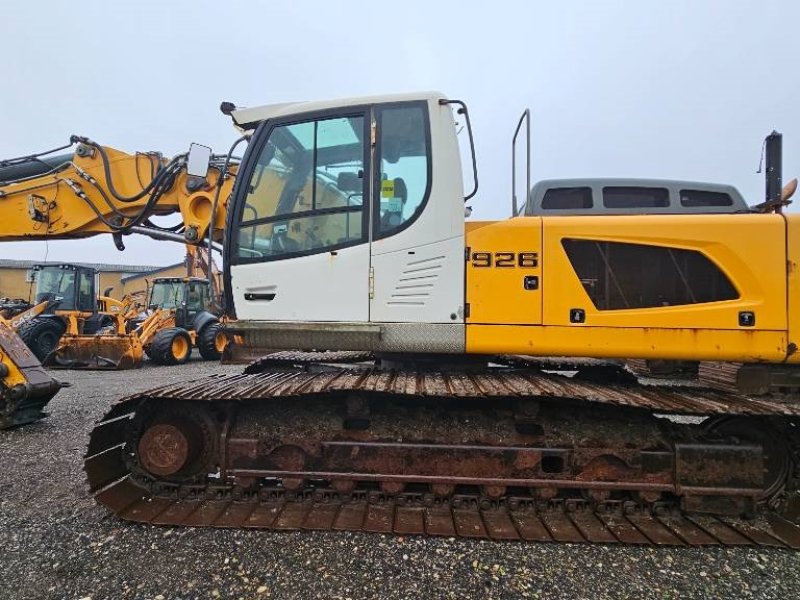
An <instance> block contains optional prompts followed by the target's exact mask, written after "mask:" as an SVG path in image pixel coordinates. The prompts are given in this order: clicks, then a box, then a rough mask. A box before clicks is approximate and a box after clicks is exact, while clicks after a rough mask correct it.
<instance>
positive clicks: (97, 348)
mask: <svg viewBox="0 0 800 600" xmlns="http://www.w3.org/2000/svg"><path fill="white" fill-rule="evenodd" d="M143 355H144V349H143V348H142V343H141V342H140V341H139V338H138V337H137V336H136V335H133V334H129V335H116V334H102V335H70V334H66V335H63V336H61V339H60V340H59V343H58V347H57V348H56V349H55V350H53V351H52V352H51V353H50V354H48V355H47V358H45V360H44V364H45V365H46V366H48V367H55V368H61V369H91V370H122V369H138V368H139V367H141V366H142V357H143Z"/></svg>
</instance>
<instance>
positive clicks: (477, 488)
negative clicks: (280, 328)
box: [85, 357, 800, 549]
mask: <svg viewBox="0 0 800 600" xmlns="http://www.w3.org/2000/svg"><path fill="white" fill-rule="evenodd" d="M295 358H297V357H295ZM274 362H276V361H274ZM274 362H271V363H269V364H264V365H262V366H264V367H265V368H267V369H268V370H267V371H264V372H252V373H248V374H241V375H232V376H212V377H208V378H205V379H201V380H197V381H194V382H189V383H181V384H171V385H167V386H163V387H160V388H156V389H153V390H149V391H147V392H144V393H142V394H137V395H134V396H130V397H128V398H125V399H123V400H121V401H120V402H119V403H117V404H116V405H115V406H114V407H113V408H112V409H111V411H110V412H109V413H108V414H107V415H106V417H105V418H104V419H103V420H101V421H100V422H98V424H97V425H96V427H95V429H94V430H93V432H92V435H91V438H90V442H89V447H88V450H87V454H86V461H85V470H86V473H87V476H88V481H89V485H90V489H91V491H92V492H93V493H94V494H95V497H96V499H97V501H98V502H99V503H100V504H102V505H105V506H106V507H108V508H109V509H110V510H111V511H112V512H114V513H115V514H117V515H118V516H119V517H120V518H122V519H126V520H131V521H137V522H147V523H153V524H160V525H182V526H213V527H252V528H268V529H279V530H286V529H313V530H327V529H331V530H349V531H370V532H382V533H394V534H403V535H406V534H408V535H410V534H419V535H443V536H458V537H471V538H487V539H508V540H531V541H558V542H576V543H580V542H592V543H623V544H653V545H665V544H666V545H713V544H723V545H763V546H774V547H782V548H794V549H798V548H800V526H798V517H800V510H799V508H800V502H799V501H798V493H797V488H798V486H797V482H798V476H800V473H799V472H798V467H797V465H798V464H800V436H799V435H798V424H800V403H798V404H795V403H790V402H785V401H772V400H770V399H769V398H760V399H758V400H754V399H751V398H746V397H743V396H740V395H736V394H730V393H724V392H720V391H712V390H698V389H688V390H687V389H683V388H672V387H663V386H642V385H638V384H623V383H613V384H608V383H595V382H592V381H587V380H581V379H577V378H575V377H564V376H560V375H555V374H547V373H542V372H538V371H531V370H526V369H518V370H515V369H505V368H501V369H494V370H489V371H484V372H480V373H457V372H436V371H429V372H423V371H381V370H376V369H372V368H350V369H341V368H339V369H336V370H331V371H329V372H326V371H317V370H314V371H304V370H298V369H280V368H278V367H277V366H276V365H275V364H274ZM251 370H256V369H255V368H254V369H251ZM660 415H672V416H673V418H664V417H663V416H660ZM676 415H702V416H704V417H707V418H706V420H705V421H703V422H702V423H697V422H696V421H699V420H700V419H688V420H689V421H695V422H692V423H683V422H677V421H680V419H678V420H676V419H675V418H674V416H676ZM683 420H684V421H686V420H687V419H683ZM732 464H735V465H736V469H731V465H732Z"/></svg>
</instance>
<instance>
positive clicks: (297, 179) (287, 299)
mask: <svg viewBox="0 0 800 600" xmlns="http://www.w3.org/2000/svg"><path fill="white" fill-rule="evenodd" d="M251 144H252V145H253V148H252V150H251V151H250V152H249V154H248V159H247V161H246V164H244V165H242V169H241V170H240V176H241V177H243V178H244V180H243V181H242V182H239V184H237V185H246V187H245V188H244V189H239V190H238V191H237V207H236V212H235V213H234V214H233V218H234V219H235V222H236V224H235V225H234V226H233V228H232V231H231V232H230V233H231V234H232V235H233V236H235V237H234V239H233V246H232V249H231V250H232V251H230V252H229V253H228V259H229V261H230V263H231V266H230V278H231V279H230V281H231V285H230V287H231V293H232V295H233V300H234V303H235V307H236V315H237V317H238V318H239V319H244V320H268V321H301V322H302V321H351V322H365V321H368V319H369V284H368V282H369V264H370V253H369V236H368V216H369V215H368V213H369V211H368V210H365V207H368V206H369V200H368V199H369V189H370V186H369V176H368V175H369V173H370V159H369V146H370V145H369V110H368V108H365V107H355V108H352V107H351V108H343V109H337V110H336V111H335V112H331V111H326V112H324V113H311V114H306V115H295V116H293V117H291V118H290V119H284V120H273V121H268V122H266V123H265V124H263V125H262V126H261V129H259V130H258V132H257V133H256V135H255V136H254V139H253V141H252V142H251ZM242 195H243V196H244V199H243V201H242V200H241V199H240V197H241V196H242Z"/></svg>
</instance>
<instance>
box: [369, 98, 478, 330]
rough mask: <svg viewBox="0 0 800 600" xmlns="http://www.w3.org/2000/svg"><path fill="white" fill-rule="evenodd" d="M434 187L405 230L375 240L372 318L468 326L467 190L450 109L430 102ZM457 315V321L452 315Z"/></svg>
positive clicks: (376, 320) (435, 100) (393, 321)
mask: <svg viewBox="0 0 800 600" xmlns="http://www.w3.org/2000/svg"><path fill="white" fill-rule="evenodd" d="M428 111H429V117H430V125H431V132H430V133H431V137H430V144H431V156H432V157H433V160H432V172H431V188H430V195H429V197H428V201H427V204H426V206H425V208H424V210H423V211H422V213H421V214H420V215H419V217H418V218H417V219H416V220H415V221H413V222H412V223H411V224H410V225H409V226H408V227H407V228H405V229H403V230H401V231H399V232H398V233H395V234H394V235H391V236H389V237H386V238H382V239H376V240H373V242H372V268H373V274H374V279H375V286H374V294H373V298H372V301H371V304H370V320H371V321H373V322H386V323H398V322H405V323H463V322H464V190H463V185H462V179H461V158H460V156H459V147H458V141H457V139H456V137H455V135H453V131H454V130H455V124H454V123H453V115H452V110H451V108H450V106H447V105H440V104H439V102H438V98H430V99H428ZM453 315H455V318H453V317H452V316H453Z"/></svg>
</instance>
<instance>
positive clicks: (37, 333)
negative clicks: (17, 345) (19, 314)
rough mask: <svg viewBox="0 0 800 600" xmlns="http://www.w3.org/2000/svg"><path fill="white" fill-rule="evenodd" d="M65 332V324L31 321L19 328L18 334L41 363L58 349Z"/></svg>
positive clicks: (52, 320)
mask: <svg viewBox="0 0 800 600" xmlns="http://www.w3.org/2000/svg"><path fill="white" fill-rule="evenodd" d="M64 331H66V327H64V324H63V323H61V322H60V321H56V320H55V319H31V320H30V321H26V322H25V323H23V324H22V325H20V326H19V329H17V334H18V335H19V337H20V338H22V341H23V342H25V345H26V346H28V348H30V349H31V352H33V354H34V356H36V358H38V359H39V362H44V359H45V358H46V357H47V355H48V354H50V353H51V352H52V351H53V350H55V349H56V348H57V347H58V340H60V339H61V336H62V335H64Z"/></svg>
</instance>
